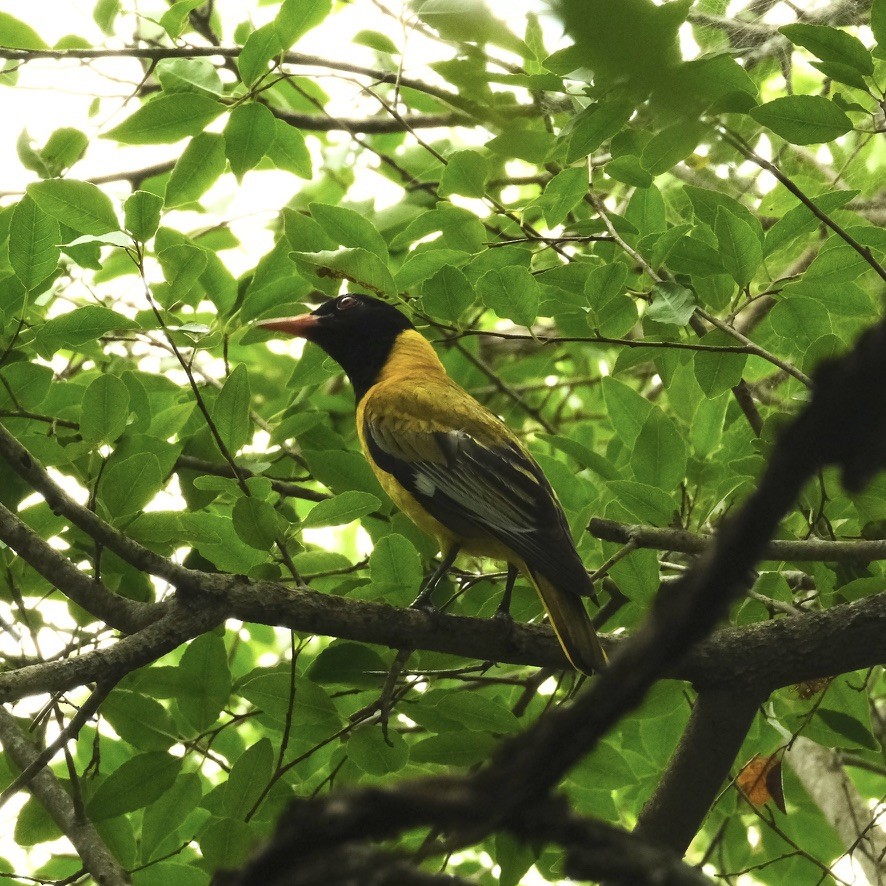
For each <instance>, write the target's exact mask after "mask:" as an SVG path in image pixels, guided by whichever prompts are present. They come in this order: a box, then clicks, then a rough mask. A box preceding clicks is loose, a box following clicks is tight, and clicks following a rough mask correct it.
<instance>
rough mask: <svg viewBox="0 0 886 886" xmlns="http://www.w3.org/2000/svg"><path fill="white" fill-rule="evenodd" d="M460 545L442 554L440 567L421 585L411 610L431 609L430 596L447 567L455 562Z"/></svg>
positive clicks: (447, 569)
mask: <svg viewBox="0 0 886 886" xmlns="http://www.w3.org/2000/svg"><path fill="white" fill-rule="evenodd" d="M460 548H461V545H453V546H452V547H451V548H450V549H449V550H448V551H444V552H443V558H442V559H441V560H440V565H439V566H438V567H437V568H436V569H435V570H434V571H433V572H432V573H431V574H430V575H429V576H428V579H427V581H426V582H425V583H424V584H423V585H422V587H421V590H420V591H419V593H418V596H417V597H416V598H415V600H413V601H412V608H413V609H433V608H434V607H433V604H432V603H431V594H433V593H434V589H435V588H436V587H437V585H438V584H439V583H440V579H441V578H443V576H444V575H446V573H447V572H448V571H449V567H450V566H452V564H453V563H454V562H455V558H456V557H457V556H458V552H459V549H460Z"/></svg>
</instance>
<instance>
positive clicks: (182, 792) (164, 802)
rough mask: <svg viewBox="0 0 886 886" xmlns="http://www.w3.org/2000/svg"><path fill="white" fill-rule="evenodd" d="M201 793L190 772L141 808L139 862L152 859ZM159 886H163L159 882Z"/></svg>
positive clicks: (198, 784)
mask: <svg viewBox="0 0 886 886" xmlns="http://www.w3.org/2000/svg"><path fill="white" fill-rule="evenodd" d="M201 793H202V792H201V790H200V777H199V776H198V775H197V774H196V773H194V772H184V773H182V774H181V775H179V777H178V778H177V779H176V780H175V784H174V785H173V786H172V787H171V788H170V789H169V790H168V791H166V793H164V794H163V796H162V797H160V798H159V799H157V800H156V801H155V802H154V803H152V804H151V805H150V806H148V808H147V809H145V812H144V817H143V818H142V830H141V850H142V859H143V860H145V861H148V860H150V859H152V858H153V856H154V852H155V850H156V849H157V848H158V847H159V846H160V844H161V841H162V840H163V839H164V838H165V837H167V836H169V835H170V834H174V833H175V832H176V831H177V830H178V828H179V826H180V825H181V824H182V823H183V822H184V820H185V818H186V817H187V816H188V815H189V814H190V813H191V812H192V811H193V810H194V809H195V808H196V807H197V804H198V803H199V802H200V797H201ZM154 867H156V866H154ZM149 870H150V869H149ZM168 882H171V883H178V882H179V881H178V880H170V881H168ZM159 886H164V884H163V883H160V884H159Z"/></svg>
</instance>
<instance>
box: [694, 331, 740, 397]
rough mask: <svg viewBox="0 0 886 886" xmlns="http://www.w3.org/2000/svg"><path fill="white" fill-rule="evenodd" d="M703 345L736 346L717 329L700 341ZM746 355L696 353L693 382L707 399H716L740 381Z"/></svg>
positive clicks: (716, 352) (734, 341) (720, 352)
mask: <svg viewBox="0 0 886 886" xmlns="http://www.w3.org/2000/svg"><path fill="white" fill-rule="evenodd" d="M700 343H701V344H703V345H726V346H734V347H737V346H738V342H736V340H735V339H734V338H732V337H731V336H730V335H728V334H727V333H725V332H722V331H721V330H719V329H712V330H711V331H710V332H708V333H707V334H706V335H705V336H704V337H703V338H702V339H701V342H700ZM747 359H748V355H747V354H740V353H734V354H730V353H727V352H725V351H698V352H697V353H696V354H695V355H694V356H693V358H692V360H693V366H694V369H695V380H696V381H697V382H698V386H699V387H700V388H701V389H702V391H704V393H705V394H706V395H707V396H708V397H717V396H719V395H720V394H722V393H723V392H724V391H729V390H731V389H732V388H733V387H735V385H737V384H738V383H739V382H740V381H741V376H742V373H743V372H744V367H745V363H746V362H747Z"/></svg>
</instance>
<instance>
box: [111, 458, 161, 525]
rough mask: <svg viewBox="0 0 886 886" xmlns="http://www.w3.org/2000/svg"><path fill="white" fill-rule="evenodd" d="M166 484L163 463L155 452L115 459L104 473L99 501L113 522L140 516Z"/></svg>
mask: <svg viewBox="0 0 886 886" xmlns="http://www.w3.org/2000/svg"><path fill="white" fill-rule="evenodd" d="M162 485H163V476H162V474H161V473H160V462H159V461H158V459H157V456H156V455H154V453H153V452H138V453H136V454H135V455H130V456H129V457H128V458H124V459H121V460H115V461H113V462H112V463H111V465H110V466H109V467H108V468H107V470H106V471H105V472H104V474H102V479H101V484H100V485H99V499H100V501H101V503H102V504H103V505H104V507H105V510H106V511H107V513H108V516H109V517H110V518H111V520H112V522H119V521H120V520H121V519H122V518H123V517H131V516H132V515H133V514H137V513H138V512H139V511H141V510H142V508H144V506H145V505H146V504H147V503H148V502H149V501H150V500H151V499H152V498H153V497H154V496H155V495H156V493H157V492H158V491H159V490H160V487H161V486H162Z"/></svg>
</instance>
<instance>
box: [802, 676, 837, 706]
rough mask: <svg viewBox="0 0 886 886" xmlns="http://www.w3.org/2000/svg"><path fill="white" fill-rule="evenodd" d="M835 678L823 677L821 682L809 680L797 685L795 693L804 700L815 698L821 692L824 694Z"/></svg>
mask: <svg viewBox="0 0 886 886" xmlns="http://www.w3.org/2000/svg"><path fill="white" fill-rule="evenodd" d="M832 679H833V677H822V678H821V679H819V680H807V681H806V682H805V683H797V685H796V686H794V692H795V693H796V694H797V695H798V696H799V697H800V698H803V699H806V700H808V699H810V698H814V697H815V696H816V695H818V693H819V692H824V691H825V689H827V688H828V686H829V685H830V682H831V680H832Z"/></svg>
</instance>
